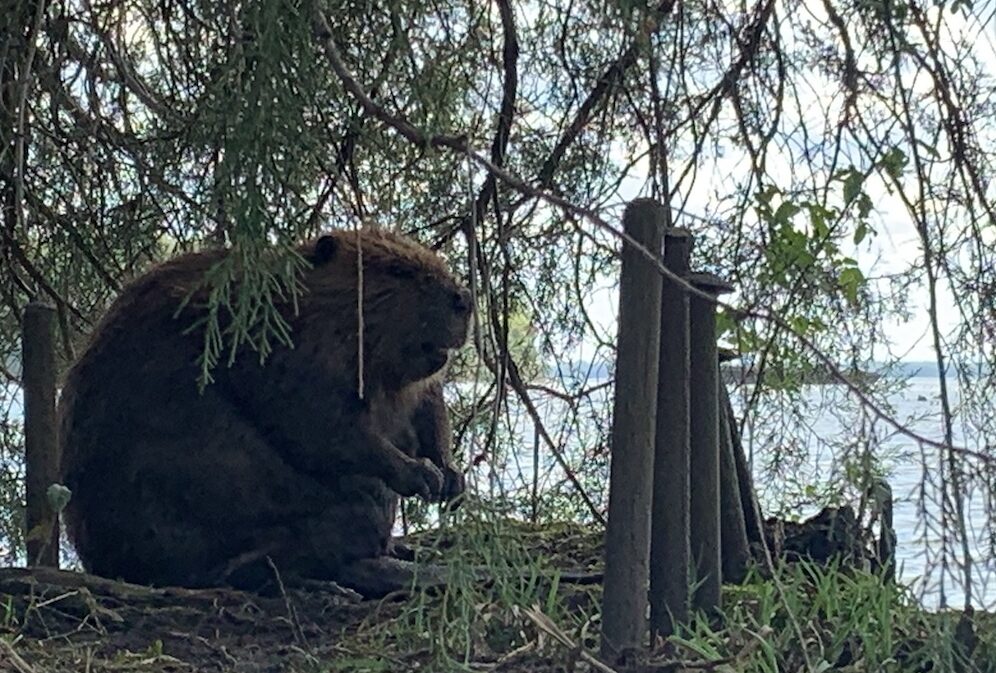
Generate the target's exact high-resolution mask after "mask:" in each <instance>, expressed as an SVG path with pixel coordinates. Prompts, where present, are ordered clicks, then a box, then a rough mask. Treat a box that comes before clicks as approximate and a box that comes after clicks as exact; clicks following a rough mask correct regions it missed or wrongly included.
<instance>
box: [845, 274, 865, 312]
mask: <svg viewBox="0 0 996 673" xmlns="http://www.w3.org/2000/svg"><path fill="white" fill-rule="evenodd" d="M839 281H840V288H841V290H842V291H843V292H844V296H845V297H846V298H847V300H848V301H849V302H850V303H851V304H857V303H858V290H859V289H860V288H861V285H862V284H863V283H864V281H865V276H864V274H863V273H861V269H859V268H858V267H856V266H849V267H847V268H846V269H844V270H843V271H841V272H840V279H839Z"/></svg>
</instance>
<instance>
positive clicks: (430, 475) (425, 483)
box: [392, 458, 446, 502]
mask: <svg viewBox="0 0 996 673" xmlns="http://www.w3.org/2000/svg"><path fill="white" fill-rule="evenodd" d="M407 468H408V469H406V470H405V474H404V475H401V478H399V479H398V482H399V483H398V484H395V485H393V486H392V487H393V488H394V490H395V491H397V493H398V495H401V496H405V497H409V496H413V495H419V496H422V498H424V499H425V500H428V501H430V502H431V501H435V500H438V499H439V497H440V494H441V493H442V492H443V486H444V484H445V482H446V480H445V478H444V477H443V473H442V472H440V470H439V468H438V467H436V466H435V465H433V464H432V462H431V461H430V460H428V459H426V458H419V459H416V460H413V461H411V462H410V463H408V466H407Z"/></svg>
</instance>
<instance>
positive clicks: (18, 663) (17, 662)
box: [0, 638, 36, 673]
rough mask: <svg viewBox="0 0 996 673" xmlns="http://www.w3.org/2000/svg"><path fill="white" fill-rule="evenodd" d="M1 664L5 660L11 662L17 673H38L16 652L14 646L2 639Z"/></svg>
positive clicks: (0, 640) (0, 641) (0, 639)
mask: <svg viewBox="0 0 996 673" xmlns="http://www.w3.org/2000/svg"><path fill="white" fill-rule="evenodd" d="M0 648H3V649H2V651H0V663H2V662H3V660H4V659H8V660H9V661H10V665H11V666H13V667H14V671H15V673H36V671H35V669H33V668H31V665H30V664H29V663H28V662H26V661H25V660H24V658H23V657H21V655H20V654H18V653H17V652H15V651H14V646H13V645H11V644H10V643H9V642H7V640H6V639H4V638H0Z"/></svg>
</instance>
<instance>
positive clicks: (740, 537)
mask: <svg viewBox="0 0 996 673" xmlns="http://www.w3.org/2000/svg"><path fill="white" fill-rule="evenodd" d="M725 392H726V386H724V385H723V382H722V381H720V382H719V393H720V397H722V396H723V394H724V393H725ZM736 431H737V429H736V421H735V419H734V418H733V416H732V414H729V413H727V410H726V408H725V405H723V404H722V402H721V403H720V404H719V528H720V541H721V549H722V568H723V580H724V581H726V582H733V583H739V582H741V581H742V580H743V579H744V577H746V575H747V568H748V566H749V565H750V560H751V553H750V542H749V541H748V539H747V522H746V517H745V512H744V507H743V500H742V498H741V494H740V482H739V475H738V474H737V463H736V458H735V457H734V451H735V449H734V444H733V442H734V434H735V433H736Z"/></svg>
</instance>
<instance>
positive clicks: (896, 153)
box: [878, 147, 907, 179]
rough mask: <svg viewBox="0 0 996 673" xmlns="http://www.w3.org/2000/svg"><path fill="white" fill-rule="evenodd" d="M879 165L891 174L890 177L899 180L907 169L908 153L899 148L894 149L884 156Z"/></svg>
mask: <svg viewBox="0 0 996 673" xmlns="http://www.w3.org/2000/svg"><path fill="white" fill-rule="evenodd" d="M878 163H879V166H881V167H882V168H883V169H884V170H885V172H886V173H888V174H889V177H891V178H893V179H898V178H899V177H900V176H901V175H902V174H903V169H904V168H905V167H906V163H907V159H906V153H905V152H903V151H902V150H901V149H899V148H898V147H893V148H892V149H891V150H889V151H888V152H886V153H885V156H883V157H882V158H881V159H880V160H879V162H878Z"/></svg>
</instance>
